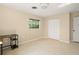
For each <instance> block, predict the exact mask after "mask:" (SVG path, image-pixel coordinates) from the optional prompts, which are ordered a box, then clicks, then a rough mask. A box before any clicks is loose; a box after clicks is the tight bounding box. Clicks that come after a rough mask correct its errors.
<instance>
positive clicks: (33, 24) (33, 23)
mask: <svg viewBox="0 0 79 59" xmlns="http://www.w3.org/2000/svg"><path fill="white" fill-rule="evenodd" d="M39 21H40V20H37V19H29V28H31V29H36V28H39Z"/></svg>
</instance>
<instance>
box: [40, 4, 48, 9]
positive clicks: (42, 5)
mask: <svg viewBox="0 0 79 59" xmlns="http://www.w3.org/2000/svg"><path fill="white" fill-rule="evenodd" d="M48 6H49V3H40V7H41V8H42V9H47V8H48Z"/></svg>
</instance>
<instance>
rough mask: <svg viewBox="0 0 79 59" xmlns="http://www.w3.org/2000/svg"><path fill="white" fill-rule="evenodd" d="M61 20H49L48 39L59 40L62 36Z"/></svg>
mask: <svg viewBox="0 0 79 59" xmlns="http://www.w3.org/2000/svg"><path fill="white" fill-rule="evenodd" d="M59 29H60V20H57V19H55V20H49V21H48V38H52V39H57V40H58V39H59V35H60V33H59V32H60V30H59Z"/></svg>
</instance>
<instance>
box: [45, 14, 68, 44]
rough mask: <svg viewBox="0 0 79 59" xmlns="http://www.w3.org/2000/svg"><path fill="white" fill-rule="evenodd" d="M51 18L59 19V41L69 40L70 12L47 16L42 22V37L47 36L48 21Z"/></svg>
mask: <svg viewBox="0 0 79 59" xmlns="http://www.w3.org/2000/svg"><path fill="white" fill-rule="evenodd" d="M53 19H59V20H60V39H59V40H60V41H63V42H66V43H69V42H70V13H64V14H60V15H55V16H50V17H47V18H46V20H45V22H44V37H47V38H48V35H47V34H48V21H49V20H53Z"/></svg>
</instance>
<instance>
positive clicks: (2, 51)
mask: <svg viewBox="0 0 79 59" xmlns="http://www.w3.org/2000/svg"><path fill="white" fill-rule="evenodd" d="M1 55H3V44H1Z"/></svg>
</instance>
